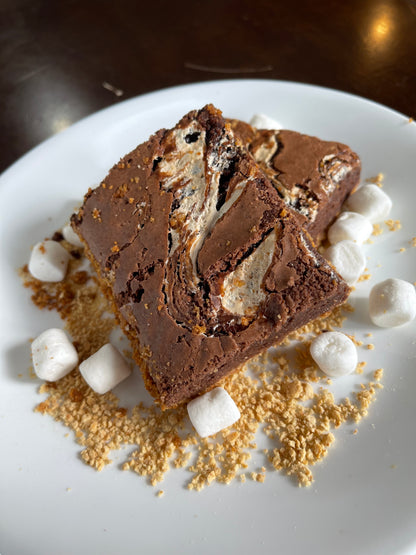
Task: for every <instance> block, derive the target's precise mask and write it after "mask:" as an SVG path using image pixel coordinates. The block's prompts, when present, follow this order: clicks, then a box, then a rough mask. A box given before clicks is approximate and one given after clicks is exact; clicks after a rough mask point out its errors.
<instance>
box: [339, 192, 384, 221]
mask: <svg viewBox="0 0 416 555" xmlns="http://www.w3.org/2000/svg"><path fill="white" fill-rule="evenodd" d="M346 207H347V208H348V210H352V211H353V212H358V213H359V214H362V215H363V216H365V217H366V218H368V219H369V220H370V222H371V223H373V224H375V223H377V222H381V221H383V220H385V219H386V218H387V216H388V215H389V214H390V210H391V207H392V202H391V199H390V197H389V196H388V195H386V193H385V192H384V191H382V190H381V189H380V187H378V186H377V185H374V184H368V185H363V186H362V187H360V188H359V189H358V190H357V191H356V192H355V193H353V194H352V195H351V196H350V197H349V198H348V200H347V202H346Z"/></svg>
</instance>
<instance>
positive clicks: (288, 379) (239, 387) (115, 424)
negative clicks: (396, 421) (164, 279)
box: [20, 259, 381, 497]
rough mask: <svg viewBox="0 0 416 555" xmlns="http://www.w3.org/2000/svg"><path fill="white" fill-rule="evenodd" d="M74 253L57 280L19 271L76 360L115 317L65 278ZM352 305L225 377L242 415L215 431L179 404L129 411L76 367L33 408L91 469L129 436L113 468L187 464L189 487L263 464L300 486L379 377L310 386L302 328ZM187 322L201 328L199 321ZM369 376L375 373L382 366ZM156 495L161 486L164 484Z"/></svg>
mask: <svg viewBox="0 0 416 555" xmlns="http://www.w3.org/2000/svg"><path fill="white" fill-rule="evenodd" d="M81 262H82V260H75V259H74V260H71V261H70V263H69V268H68V274H67V276H66V278H65V279H64V280H63V281H62V282H59V283H41V282H39V281H38V280H35V279H34V278H32V277H31V276H30V274H29V272H28V270H27V267H26V268H23V269H22V270H21V272H20V274H21V276H22V278H23V282H24V284H25V286H26V287H29V288H31V289H32V299H33V302H34V303H35V304H36V305H37V306H38V307H39V308H41V309H44V308H46V309H48V310H57V311H58V312H59V314H60V315H61V317H62V319H63V320H64V322H65V328H66V329H67V331H68V332H69V334H70V336H71V337H72V339H73V341H74V345H75V346H76V348H77V350H78V353H79V355H80V361H81V362H82V361H83V360H85V359H86V358H87V357H88V356H90V355H91V354H93V353H94V352H96V351H97V350H98V349H99V348H100V347H101V346H103V345H104V344H105V343H107V342H108V341H109V337H110V333H111V331H112V330H113V329H114V328H115V325H116V321H115V318H114V317H112V316H110V317H109V314H111V307H110V305H109V301H108V300H107V299H106V298H105V296H104V295H103V294H102V293H101V292H100V289H99V287H98V283H97V280H96V279H94V278H93V279H81V280H80V279H74V275H75V274H76V273H77V272H79V265H80V264H81ZM84 277H85V276H84ZM352 310H353V309H352V307H351V306H349V305H348V304H346V305H344V306H343V307H339V308H337V309H335V310H334V311H333V312H332V313H331V314H327V315H325V316H324V317H321V318H319V319H318V320H316V321H314V322H311V323H310V324H308V325H307V326H305V327H304V328H302V329H300V330H297V331H296V332H294V333H293V334H291V335H290V337H289V338H287V339H286V341H285V342H284V345H291V344H292V343H293V342H295V343H294V345H295V346H296V350H295V353H296V356H295V360H294V361H293V360H290V359H289V357H288V356H286V354H285V352H284V350H281V349H279V350H275V349H270V350H269V351H268V352H266V353H263V354H262V355H259V356H258V357H256V358H255V359H253V360H251V361H249V362H248V363H246V364H245V365H243V366H242V367H241V368H240V370H239V371H237V372H236V373H235V374H233V375H232V376H230V377H228V378H227V379H225V380H224V383H223V384H222V385H223V387H225V389H226V390H227V391H228V392H229V393H230V395H231V397H232V398H233V400H234V402H235V403H236V405H237V407H238V408H239V410H240V413H241V417H240V419H239V420H238V421H237V422H236V423H235V424H234V425H233V426H231V427H229V428H227V429H225V430H222V431H221V432H219V433H218V434H216V436H215V437H214V438H207V439H202V438H200V437H199V436H198V435H197V434H196V432H195V431H194V430H191V429H190V427H189V424H188V416H187V410H186V406H181V407H178V408H176V409H172V410H169V411H164V412H162V411H161V409H160V408H159V407H158V406H157V405H155V404H153V405H151V406H150V407H146V406H144V405H143V404H138V405H137V406H136V407H134V408H133V409H132V410H131V411H128V410H127V409H126V408H124V407H122V406H120V404H119V400H118V399H117V398H116V397H115V395H114V394H113V393H111V392H110V393H107V394H105V395H98V394H96V393H95V392H94V391H92V390H91V389H90V388H89V387H88V385H87V384H86V382H85V381H84V380H83V378H82V377H81V375H80V373H79V371H78V369H75V370H73V371H72V372H71V373H70V374H68V375H67V376H65V377H64V378H62V379H61V380H58V381H57V382H54V383H44V384H43V385H41V387H40V388H39V392H40V393H42V394H46V395H47V398H46V399H45V400H43V401H42V402H40V403H39V404H38V406H37V407H36V409H35V411H36V412H38V413H41V414H47V415H49V416H50V417H52V418H54V419H55V420H56V421H58V422H61V423H63V424H64V425H65V426H67V428H68V429H70V430H72V431H73V432H74V439H75V441H76V442H77V443H78V445H80V447H81V452H80V457H81V460H82V461H84V462H85V463H86V464H88V465H90V466H91V467H93V468H95V469H96V470H97V471H101V470H104V469H105V467H106V466H107V465H108V464H110V463H111V460H110V453H111V451H121V448H122V447H123V446H132V447H133V451H132V452H131V453H129V454H128V455H126V456H125V459H124V460H123V461H122V462H121V468H122V469H123V470H124V471H131V472H135V473H136V474H137V475H139V476H142V477H144V478H145V479H146V480H147V481H148V483H149V484H151V485H153V486H156V485H157V484H158V483H160V482H161V481H162V480H163V478H164V476H165V474H166V472H168V471H169V470H171V471H173V470H174V469H175V468H186V469H187V470H188V471H189V473H190V480H189V483H188V485H187V487H188V489H190V490H196V491H199V490H201V489H203V488H204V487H206V486H208V485H210V484H211V483H214V482H219V483H224V484H229V483H230V482H232V481H233V480H234V479H238V480H240V482H241V483H244V482H245V481H246V478H247V476H249V477H250V478H251V479H252V480H254V481H256V482H259V483H263V482H264V481H265V477H266V472H270V471H272V470H275V471H280V472H283V473H284V474H286V475H287V476H289V477H292V478H293V479H294V480H295V481H296V482H297V483H298V484H299V485H300V486H309V485H311V484H312V482H313V474H312V470H311V467H312V466H313V465H314V464H316V463H317V462H319V461H321V460H322V459H323V458H324V457H325V456H326V455H327V454H328V450H329V448H330V447H331V445H332V444H333V443H334V441H335V437H334V435H333V433H332V430H333V429H334V428H338V427H339V426H341V425H342V424H343V423H345V422H347V421H355V422H358V421H359V420H360V419H361V418H363V417H364V416H365V415H366V414H367V412H368V407H369V406H370V404H371V403H372V402H373V401H374V399H375V395H376V390H377V389H378V388H379V387H381V385H380V383H371V382H370V383H368V384H363V388H362V390H361V391H360V392H359V393H356V394H353V395H354V401H350V399H349V398H346V399H344V400H343V401H342V402H340V403H336V402H335V400H334V397H333V395H332V393H330V392H329V391H328V390H327V389H325V388H323V387H322V388H321V389H320V390H319V392H318V393H315V392H314V388H313V387H312V384H314V383H321V384H325V380H326V379H327V378H326V377H325V376H323V375H322V373H321V372H320V371H319V368H318V367H317V365H316V364H315V362H314V361H313V359H312V358H311V356H310V353H309V345H310V341H311V337H312V336H314V335H316V334H319V333H321V332H322V331H324V330H333V329H335V328H339V327H342V324H343V322H344V320H345V318H346V313H348V312H351V311H352ZM195 331H198V332H199V333H203V331H202V328H201V329H199V330H195ZM306 337H307V338H306ZM357 343H358V342H357ZM149 356H152V355H151V353H150V354H149ZM266 364H267V370H266ZM364 366H365V362H361V363H359V364H358V366H357V372H360V369H361V372H362V368H363V367H364ZM374 379H375V380H379V379H381V373H379V374H378V378H377V377H376V376H375V375H374ZM306 401H308V403H305V402H306ZM257 432H258V433H264V434H266V436H267V437H268V438H269V440H270V441H271V447H270V448H269V449H268V450H266V451H264V452H263V455H264V456H265V457H266V458H267V460H268V462H269V463H270V465H271V468H268V469H267V470H266V467H265V466H263V467H261V469H260V472H259V471H252V470H250V465H251V457H252V454H253V453H254V452H255V451H256V450H257V445H256V441H255V439H256V433H257ZM156 495H157V496H158V497H160V496H162V495H163V490H159V491H158V493H157V494H156Z"/></svg>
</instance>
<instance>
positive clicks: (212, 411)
mask: <svg viewBox="0 0 416 555" xmlns="http://www.w3.org/2000/svg"><path fill="white" fill-rule="evenodd" d="M188 415H189V418H190V420H191V422H192V424H193V426H194V428H195V430H196V431H197V433H198V434H199V435H200V436H201V437H207V436H212V435H214V434H216V433H217V432H219V431H220V430H223V429H224V428H227V427H228V426H231V425H232V424H234V422H237V420H238V419H239V418H240V411H239V410H238V408H237V406H236V404H235V403H234V401H233V400H232V399H231V397H230V396H229V395H228V393H227V392H226V391H225V389H223V388H222V387H216V388H215V389H212V390H211V391H208V393H205V394H204V395H201V396H200V397H197V398H196V399H193V400H192V401H190V402H189V403H188Z"/></svg>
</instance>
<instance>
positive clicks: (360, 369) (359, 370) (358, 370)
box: [355, 361, 367, 374]
mask: <svg viewBox="0 0 416 555" xmlns="http://www.w3.org/2000/svg"><path fill="white" fill-rule="evenodd" d="M366 365H367V363H366V362H364V361H362V362H359V363H358V364H357V368H356V370H355V373H356V374H362V373H363V372H364V367H365V366H366Z"/></svg>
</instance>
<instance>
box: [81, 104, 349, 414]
mask: <svg viewBox="0 0 416 555" xmlns="http://www.w3.org/2000/svg"><path fill="white" fill-rule="evenodd" d="M72 224H73V227H74V230H75V231H76V232H77V233H78V235H79V236H80V238H81V239H82V241H83V242H84V244H85V246H86V253H87V256H89V258H90V260H91V261H92V263H93V265H94V267H95V268H96V270H97V273H98V275H99V278H100V282H101V285H102V287H103V289H104V290H105V292H106V294H107V295H108V296H109V298H110V299H111V300H112V302H113V307H114V311H115V313H116V315H117V317H118V319H119V320H120V323H121V325H122V327H123V329H124V331H125V332H126V334H127V335H128V337H129V339H130V340H131V343H132V346H133V350H134V357H135V359H136V361H137V362H138V364H139V366H140V368H141V370H142V373H143V376H144V379H145V383H146V386H147V388H148V389H149V391H150V392H151V393H152V394H153V395H154V396H155V397H156V399H157V400H158V402H159V403H160V404H161V406H162V408H169V407H173V406H176V405H178V404H180V403H183V402H184V401H188V400H190V399H192V398H193V397H195V396H196V395H198V394H200V393H202V392H204V391H206V390H207V389H209V388H211V387H213V386H214V385H216V384H218V383H219V382H220V381H221V380H222V379H223V378H224V377H226V376H227V375H229V374H230V373H231V372H233V371H235V370H236V369H237V368H238V366H239V365H240V364H241V363H242V362H244V361H245V360H247V359H248V358H250V357H252V356H254V355H256V354H258V353H259V352H261V351H263V350H264V349H265V348H267V347H269V346H271V345H272V344H275V343H277V342H279V341H281V340H282V339H283V338H284V337H285V336H286V335H287V334H288V333H289V332H290V331H292V330H294V329H297V328H298V327H299V326H302V325H304V324H306V323H307V322H309V321H310V320H311V319H313V318H316V317H317V316H319V315H321V314H322V313H324V312H327V311H328V310H331V309H332V308H333V307H334V306H336V305H338V304H340V303H342V302H343V301H344V300H345V299H346V297H347V295H348V292H349V289H348V286H347V285H346V284H345V282H343V281H342V279H341V278H340V277H339V276H338V274H337V273H336V272H335V270H334V269H333V268H332V267H331V266H330V265H329V264H328V263H327V262H326V261H325V260H324V259H323V258H322V257H321V256H320V255H319V253H318V252H316V251H315V249H314V248H313V246H312V244H311V241H310V239H309V236H308V234H307V233H306V232H305V231H303V230H302V229H301V227H300V226H299V224H298V221H297V218H296V217H295V216H294V215H293V214H292V211H290V210H288V209H287V207H286V205H285V202H284V201H283V200H282V198H281V196H280V194H279V193H278V191H277V190H276V188H275V186H273V185H272V184H271V182H270V180H269V179H268V177H267V176H266V175H265V173H264V172H263V171H262V169H260V168H259V166H258V165H257V164H256V163H255V161H254V160H253V158H252V156H251V155H250V154H249V153H248V151H247V149H246V148H245V147H244V146H243V144H242V143H241V142H240V140H239V139H236V137H235V136H234V133H233V131H232V128H231V126H230V125H229V124H228V123H226V122H225V120H224V119H223V117H222V115H221V112H219V111H218V110H216V109H215V108H214V107H212V106H206V107H205V108H203V109H202V110H199V111H192V112H190V113H189V114H187V115H186V116H184V117H183V118H182V120H181V121H180V122H179V123H178V124H177V125H176V126H175V127H174V128H173V129H170V130H160V131H159V132H157V133H156V134H155V135H153V136H152V137H151V138H150V139H149V140H148V141H147V142H145V143H143V144H142V145H139V146H138V147H137V148H136V149H135V150H133V151H132V152H131V153H130V154H128V155H126V156H125V157H124V158H123V159H122V160H121V162H119V163H118V164H117V165H115V166H114V167H113V169H112V170H111V171H110V173H109V174H108V176H107V177H106V179H105V180H104V182H103V183H101V185H100V186H99V187H97V188H96V189H95V190H90V191H89V192H88V193H87V195H86V197H85V200H84V204H83V206H82V207H81V209H80V211H79V212H78V214H76V215H74V216H73V218H72Z"/></svg>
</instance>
